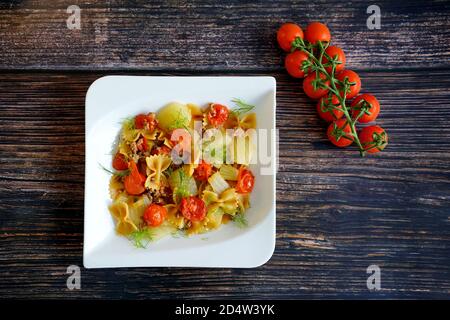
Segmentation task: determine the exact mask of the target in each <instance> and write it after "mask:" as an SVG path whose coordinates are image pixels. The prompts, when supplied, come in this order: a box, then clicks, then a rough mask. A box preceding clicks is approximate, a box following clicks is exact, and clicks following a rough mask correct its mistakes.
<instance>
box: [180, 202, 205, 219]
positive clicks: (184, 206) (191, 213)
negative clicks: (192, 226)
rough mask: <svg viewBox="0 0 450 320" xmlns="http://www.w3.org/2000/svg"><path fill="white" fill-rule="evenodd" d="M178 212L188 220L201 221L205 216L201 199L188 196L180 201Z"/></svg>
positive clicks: (203, 203)
mask: <svg viewBox="0 0 450 320" xmlns="http://www.w3.org/2000/svg"><path fill="white" fill-rule="evenodd" d="M180 211H181V213H182V214H183V216H184V217H185V218H186V219H188V220H191V221H201V220H203V219H204V218H205V216H206V205H205V202H204V201H203V200H202V199H200V198H198V197H194V196H190V197H187V198H183V199H181V203H180Z"/></svg>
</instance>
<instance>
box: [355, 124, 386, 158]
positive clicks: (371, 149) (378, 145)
mask: <svg viewBox="0 0 450 320" xmlns="http://www.w3.org/2000/svg"><path fill="white" fill-rule="evenodd" d="M358 137H359V141H360V142H361V145H362V146H363V148H364V150H365V151H366V152H367V153H376V152H379V151H381V150H383V149H384V148H386V146H387V144H388V135H387V133H386V131H385V130H384V129H383V128H381V127H380V126H368V127H365V128H363V129H362V130H361V131H360V132H359V134H358Z"/></svg>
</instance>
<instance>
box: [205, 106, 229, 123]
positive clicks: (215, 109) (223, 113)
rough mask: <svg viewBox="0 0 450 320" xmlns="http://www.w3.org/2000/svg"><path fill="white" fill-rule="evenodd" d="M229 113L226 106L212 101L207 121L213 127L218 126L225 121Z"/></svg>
mask: <svg viewBox="0 0 450 320" xmlns="http://www.w3.org/2000/svg"><path fill="white" fill-rule="evenodd" d="M229 113H230V111H229V110H228V108H227V107H226V106H224V105H221V104H217V103H213V104H211V107H210V108H209V112H208V121H209V123H211V124H212V125H213V126H214V127H217V126H220V125H221V124H222V123H224V122H225V121H227V119H228V114H229Z"/></svg>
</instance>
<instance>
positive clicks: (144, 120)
mask: <svg viewBox="0 0 450 320" xmlns="http://www.w3.org/2000/svg"><path fill="white" fill-rule="evenodd" d="M156 125H157V121H156V118H155V115H154V114H153V113H150V114H148V115H147V114H138V115H137V116H136V117H135V118H134V127H135V128H136V129H147V130H150V131H153V130H154V129H155V127H156Z"/></svg>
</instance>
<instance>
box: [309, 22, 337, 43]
mask: <svg viewBox="0 0 450 320" xmlns="http://www.w3.org/2000/svg"><path fill="white" fill-rule="evenodd" d="M305 39H306V40H307V41H309V42H310V43H312V44H316V43H317V41H322V42H330V40H331V34H330V30H329V29H328V27H327V26H326V25H324V24H323V23H320V22H311V23H310V24H308V26H307V27H306V30H305Z"/></svg>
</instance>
